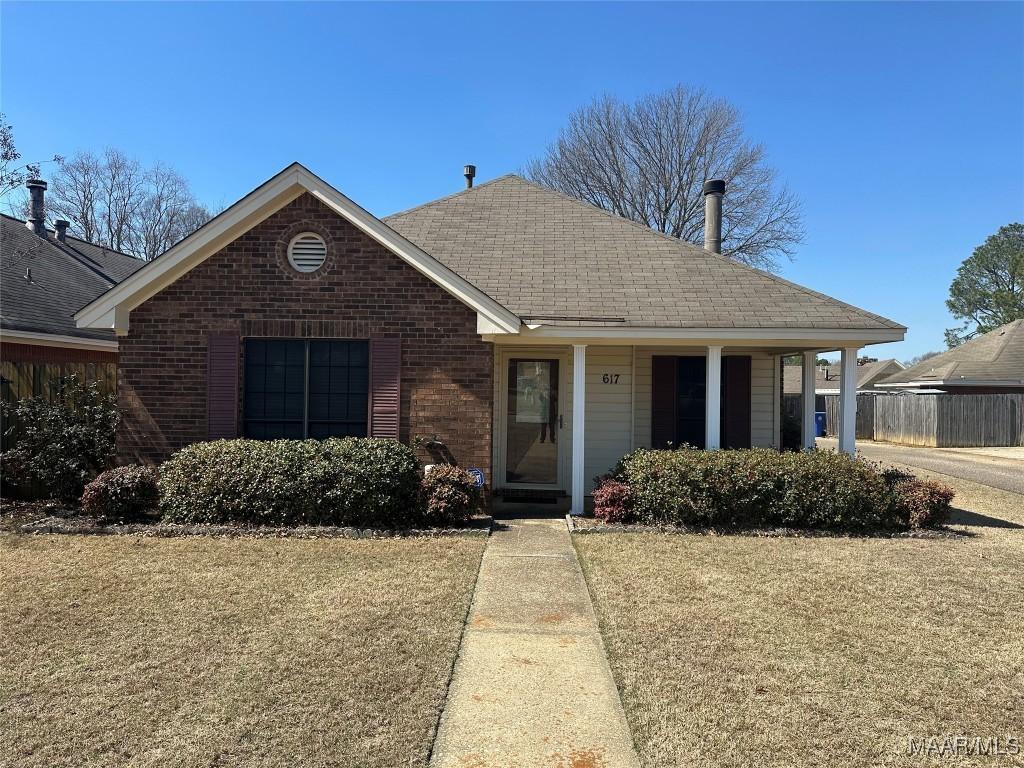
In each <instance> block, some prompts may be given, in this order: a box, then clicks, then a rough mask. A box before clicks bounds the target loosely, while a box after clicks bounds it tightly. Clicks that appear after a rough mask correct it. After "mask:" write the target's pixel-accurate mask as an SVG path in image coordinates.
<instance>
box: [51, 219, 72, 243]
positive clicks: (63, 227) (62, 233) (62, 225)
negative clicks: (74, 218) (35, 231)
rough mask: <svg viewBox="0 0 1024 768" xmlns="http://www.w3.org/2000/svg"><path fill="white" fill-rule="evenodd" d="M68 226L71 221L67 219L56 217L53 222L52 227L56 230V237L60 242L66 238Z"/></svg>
mask: <svg viewBox="0 0 1024 768" xmlns="http://www.w3.org/2000/svg"><path fill="white" fill-rule="evenodd" d="M70 226H71V222H70V221H68V220H67V219H57V220H56V221H55V222H53V228H54V229H55V230H57V239H58V240H60V241H61V242H62V243H63V242H64V240H65V239H66V238H67V235H68V227H70Z"/></svg>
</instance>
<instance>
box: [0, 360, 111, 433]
mask: <svg viewBox="0 0 1024 768" xmlns="http://www.w3.org/2000/svg"><path fill="white" fill-rule="evenodd" d="M71 374H77V375H78V378H79V380H80V381H82V382H83V383H84V384H91V383H92V382H94V381H98V382H99V383H100V391H102V392H103V393H104V394H114V393H115V392H116V391H117V363H22V362H18V363H12V362H9V361H7V360H4V361H2V362H0V399H2V400H3V401H4V402H5V403H14V402H16V401H17V400H21V399H23V398H26V397H38V396H41V397H44V398H46V399H47V400H50V401H52V400H55V399H56V398H57V397H58V395H59V389H60V381H61V379H63V378H64V377H65V376H70V375H71ZM11 427H14V429H13V430H11ZM8 431H10V432H11V434H10V435H8ZM17 431H18V430H17V425H16V424H10V423H8V422H7V420H6V419H4V420H3V423H2V424H0V435H2V442H3V445H2V448H3V449H4V450H6V449H7V448H9V447H10V446H11V444H12V443H13V442H14V441H15V440H16V439H17Z"/></svg>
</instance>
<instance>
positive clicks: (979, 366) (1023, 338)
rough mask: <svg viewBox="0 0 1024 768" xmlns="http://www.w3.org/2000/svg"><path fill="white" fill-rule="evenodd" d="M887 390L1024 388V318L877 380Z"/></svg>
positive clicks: (983, 391)
mask: <svg viewBox="0 0 1024 768" xmlns="http://www.w3.org/2000/svg"><path fill="white" fill-rule="evenodd" d="M878 387H879V388H880V389H882V390H884V391H886V392H921V391H925V390H927V391H930V392H948V393H950V394H961V395H986V394H1011V393H1022V392H1024V320H1014V321H1013V322H1011V323H1007V324H1006V325H1003V326H1000V327H999V328H996V329H995V330H993V331H989V332H988V333H985V334H982V335H981V336H976V337H975V338H973V339H971V340H970V341H965V342H964V343H963V344H961V345H960V346H958V347H954V348H953V349H950V350H948V351H946V352H943V353H942V354H939V355H935V356H934V357H929V358H928V359H927V360H922V361H921V362H920V363H918V364H917V365H912V366H911V367H910V368H907V369H906V370H904V371H900V372H898V373H895V374H893V375H891V376H888V377H886V378H885V379H883V380H882V381H880V382H879V383H878Z"/></svg>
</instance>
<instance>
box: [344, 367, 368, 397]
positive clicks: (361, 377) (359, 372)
mask: <svg viewBox="0 0 1024 768" xmlns="http://www.w3.org/2000/svg"><path fill="white" fill-rule="evenodd" d="M348 391H349V393H350V394H352V393H356V392H360V393H362V394H364V395H365V394H366V393H367V392H369V391H370V375H369V372H368V371H367V369H366V368H349V369H348Z"/></svg>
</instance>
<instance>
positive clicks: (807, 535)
mask: <svg viewBox="0 0 1024 768" xmlns="http://www.w3.org/2000/svg"><path fill="white" fill-rule="evenodd" d="M566 521H567V524H568V526H569V531H570V533H575V534H600V533H663V534H684V533H685V534H690V535H696V536H750V537H754V538H770V539H783V538H797V539H963V538H971V537H972V536H974V534H972V533H968V532H966V531H958V530H954V529H952V528H919V529H914V530H908V531H898V530H891V529H884V528H883V529H879V530H875V531H842V530H829V529H821V528H710V527H709V528H703V527H696V526H687V525H639V524H632V523H631V524H628V525H627V524H623V523H604V522H601V521H600V520H597V519H595V518H593V517H572V516H571V515H566Z"/></svg>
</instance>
